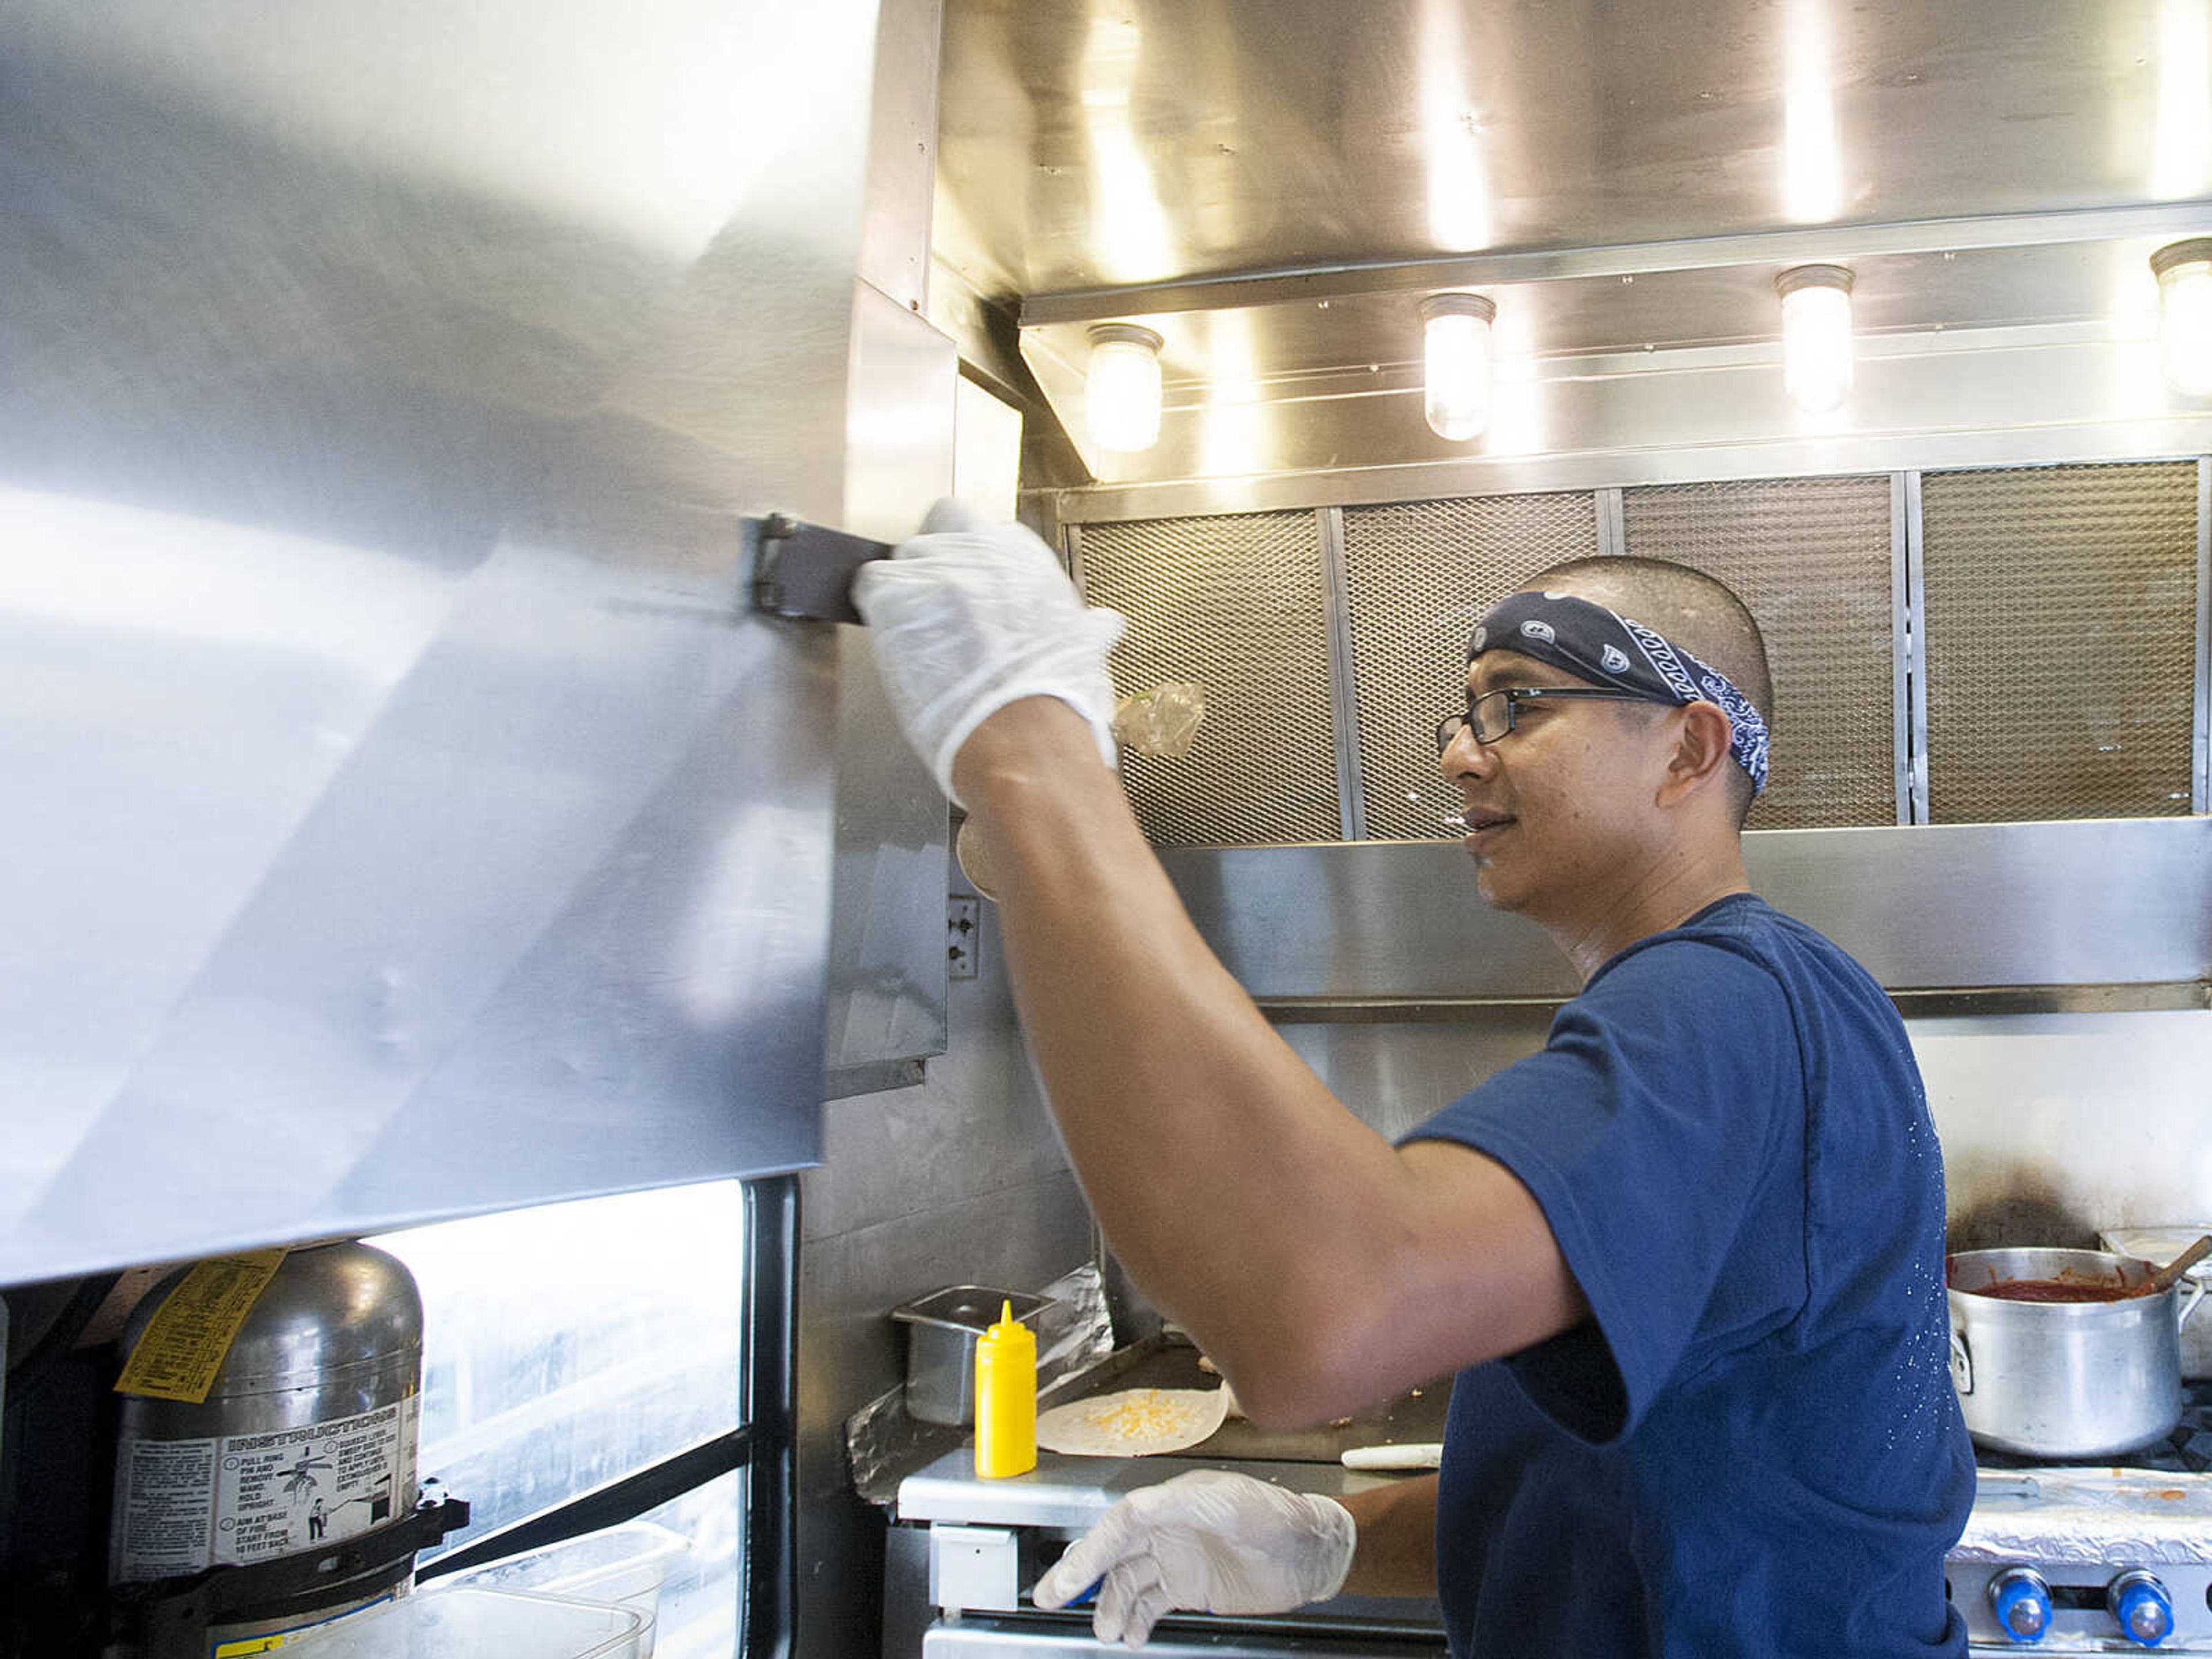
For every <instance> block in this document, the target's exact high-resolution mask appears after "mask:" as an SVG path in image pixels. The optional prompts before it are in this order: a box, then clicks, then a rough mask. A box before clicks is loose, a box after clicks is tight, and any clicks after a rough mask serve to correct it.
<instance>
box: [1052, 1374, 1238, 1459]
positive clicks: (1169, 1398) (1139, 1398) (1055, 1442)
mask: <svg viewBox="0 0 2212 1659" xmlns="http://www.w3.org/2000/svg"><path fill="white" fill-rule="evenodd" d="M1228 1409H1229V1390H1228V1389H1226V1388H1219V1389H1123V1390H1122V1391H1121V1393H1119V1394H1104V1395H1098V1396H1097V1397H1096V1398H1094V1399H1091V1400H1077V1401H1071V1402H1070V1403H1069V1404H1067V1405H1065V1406H1055V1407H1053V1408H1052V1409H1051V1410H1050V1411H1048V1412H1044V1413H1040V1414H1039V1415H1038V1417H1037V1444H1038V1445H1039V1446H1041V1447H1042V1448H1043V1449H1045V1450H1047V1451H1054V1452H1062V1453H1066V1454H1067V1455H1071V1456H1075V1457H1156V1456H1158V1455H1160V1454H1162V1453H1164V1452H1176V1451H1182V1450H1183V1449H1185V1448H1187V1447H1190V1446H1195V1445H1196V1444H1198V1443H1199V1442H1200V1441H1201V1440H1204V1439H1206V1438H1207V1437H1209V1436H1211V1435H1212V1433H1213V1431H1215V1430H1216V1429H1218V1428H1219V1427H1220V1426H1221V1420H1222V1419H1223V1417H1224V1416H1225V1415H1226V1414H1227V1412H1228Z"/></svg>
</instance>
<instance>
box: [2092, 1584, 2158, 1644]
mask: <svg viewBox="0 0 2212 1659" xmlns="http://www.w3.org/2000/svg"><path fill="white" fill-rule="evenodd" d="M2105 1605H2106V1607H2109V1608H2111V1609H2112V1617H2113V1618H2115V1619H2117V1620H2119V1621H2120V1632H2121V1634H2122V1635H2124V1636H2125V1637H2126V1638H2128V1640H2129V1641H2130V1642H2133V1643H2134V1644H2136V1646H2137V1647H2142V1648H2154V1647H2156V1646H2157V1645H2158V1644H2160V1642H2163V1641H2164V1640H2166V1638H2167V1637H2169V1636H2171V1635H2172V1634H2173V1598H2172V1596H2170V1595H2167V1594H2166V1586H2165V1585H2163V1584H2161V1583H2159V1582H2158V1580H2157V1579H2156V1578H2154V1577H2152V1576H2151V1575H2150V1574H2149V1573H2147V1572H2145V1571H2142V1569H2141V1568H2137V1569H2136V1571H2133V1572H2124V1573H2122V1574H2121V1575H2120V1576H2119V1577H2118V1578H2115V1579H2114V1580H2112V1583H2109V1584H2107V1585H2106V1586H2105Z"/></svg>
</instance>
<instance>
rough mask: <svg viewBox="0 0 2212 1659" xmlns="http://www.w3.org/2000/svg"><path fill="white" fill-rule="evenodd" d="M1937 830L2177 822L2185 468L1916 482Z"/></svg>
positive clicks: (2192, 598) (2192, 597) (2189, 718)
mask: <svg viewBox="0 0 2212 1659" xmlns="http://www.w3.org/2000/svg"><path fill="white" fill-rule="evenodd" d="M1921 526H1922V544H1921V545H1922V566H1923V579H1922V587H1923V593H1924V595H1925V604H1926V612H1927V619H1928V652H1927V657H1928V762H1929V770H1928V799H1929V817H1931V818H1932V819H1933V820H1934V821H1935V822H1936V823H2006V822H2015V821H2018V820H2022V819H2036V818H2090V817H2160V816H2166V815H2173V814H2186V813H2187V812H2188V811H2189V805H2190V781H2191V734H2192V731H2193V726H2194V718H2195V702H2196V661H2197V658H2196V653H2197V465H2196V463H2195V462H2194V461H2157V462H2144V463H2131V464H2129V465H2117V466H2112V465H2099V466H2053V467H2035V468H2013V469H2007V470H2003V471H1976V472H1931V473H1929V474H1928V475H1926V476H1925V477H1923V480H1922V481H1921Z"/></svg>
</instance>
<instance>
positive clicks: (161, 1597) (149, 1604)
mask: <svg viewBox="0 0 2212 1659" xmlns="http://www.w3.org/2000/svg"><path fill="white" fill-rule="evenodd" d="M468 1524H469V1506H468V1504H467V1503H466V1502H465V1500H464V1499H461V1498H446V1499H444V1500H443V1501H441V1502H426V1503H424V1504H422V1505H421V1506H419V1507H418V1508H416V1509H415V1510H412V1511H410V1513H408V1514H406V1515H404V1516H401V1517H400V1518H399V1519H398V1520H397V1521H394V1522H390V1523H389V1524H387V1525H386V1526H381V1527H378V1528H374V1530H372V1531H369V1532H364V1533H360V1534H356V1535H355V1536H354V1537H351V1538H349V1539H346V1540H343V1541H341V1542H339V1543H337V1544H335V1545H332V1546H331V1547H328V1548H325V1549H312V1550H303V1551H299V1552H296V1553H293V1554H290V1555H285V1556H280V1557H278V1558H276V1559H274V1560H271V1561H262V1562H258V1563H256V1564H254V1565H251V1566H222V1567H210V1568H208V1569H207V1570H206V1571H203V1572H199V1573H196V1574H193V1575H191V1577H184V1578H163V1579H158V1580H155V1581H154V1582H152V1583H146V1584H132V1585H128V1586H125V1587H124V1588H122V1589H118V1591H117V1592H116V1593H115V1595H114V1598H113V1601H112V1613H113V1616H114V1618H115V1620H116V1623H117V1626H118V1630H119V1631H121V1632H124V1633H125V1634H126V1635H130V1636H132V1637H133V1638H134V1639H137V1640H138V1641H140V1642H141V1643H142V1644H143V1645H144V1646H146V1647H147V1648H149V1650H155V1651H160V1650H162V1649H163V1646H164V1643H165V1639H166V1638H167V1637H168V1635H169V1634H170V1633H171V1632H187V1633H191V1632H199V1631H203V1630H204V1629H205V1628H206V1627H207V1626H210V1625H211V1624H223V1623H239V1622H244V1621H248V1620H259V1619H279V1618H286V1617H289V1616H290V1615H291V1614H293V1613H302V1612H311V1611H313V1609H315V1608H316V1607H320V1606H324V1605H326V1604H327V1603H328V1602H329V1601H331V1598H332V1587H333V1586H338V1585H343V1586H346V1587H347V1589H349V1590H352V1591H356V1592H358V1593H359V1594H361V1595H370V1594H373V1593H374V1590H375V1589H378V1588H380V1586H381V1585H382V1584H383V1583H390V1582H392V1581H393V1580H396V1579H397V1578H398V1577H401V1576H402V1575H404V1573H405V1572H406V1571H407V1570H408V1568H410V1566H412V1565H414V1560H415V1553H416V1551H417V1550H422V1549H428V1547H430V1546H432V1545H433V1544H435V1543H437V1542H438V1541H440V1540H441V1539H442V1538H444V1537H445V1536H446V1534H448V1533H452V1532H458V1531H459V1530H460V1528H463V1527H465V1526H467V1525H468Z"/></svg>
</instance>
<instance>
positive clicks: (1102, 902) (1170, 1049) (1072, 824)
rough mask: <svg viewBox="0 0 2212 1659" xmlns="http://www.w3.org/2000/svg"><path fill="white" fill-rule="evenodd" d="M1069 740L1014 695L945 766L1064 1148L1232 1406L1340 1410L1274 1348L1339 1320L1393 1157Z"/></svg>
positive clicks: (1111, 781)
mask: <svg viewBox="0 0 2212 1659" xmlns="http://www.w3.org/2000/svg"><path fill="white" fill-rule="evenodd" d="M1055 737H1056V738H1057V741H1055ZM1084 738H1085V733H1084V732H1083V731H1082V729H1081V727H1080V726H1079V725H1078V724H1077V723H1076V722H1075V720H1074V719H1073V715H1072V714H1070V713H1069V712H1068V711H1066V709H1064V708H1061V707H1060V705H1058V704H1057V703H1053V702H1040V701H1035V700H1033V701H1031V702H1026V703H1019V704H1016V705H1013V706H1012V707H1011V708H1007V709H1006V710H1003V711H1001V712H1000V714H997V715H994V717H993V718H992V720H990V721H988V722H987V723H986V724H985V726H983V727H981V728H979V730H978V732H977V734H976V736H975V738H971V739H970V740H969V744H968V746H967V748H966V749H964V750H963V751H962V756H961V766H960V770H959V772H958V774H957V776H958V779H959V781H960V786H961V793H962V795H963V799H966V800H967V801H968V802H969V805H970V807H971V809H972V810H973V811H974V813H975V821H976V823H977V826H978V828H979V829H980V830H981V833H982V834H983V835H984V836H985V838H986V846H987V853H988V855H989V858H990V861H991V866H992V870H993V878H994V883H995V884H996V886H997V889H998V896H999V900H1000V907H1001V910H1000V921H1001V925H1002V927H1003V930H1004V933H1005V937H1006V949H1007V954H1008V961H1009V964H1010V966H1011V968H1012V973H1013V979H1014V988H1015V995H1016V1000H1017V1001H1018V1005H1019V1007H1020V1011H1021V1015H1022V1022H1023V1026H1024V1030H1025V1032H1026V1034H1027V1036H1028V1037H1029V1039H1030V1045H1031V1047H1032V1048H1033V1050H1034V1051H1035V1053H1036V1057H1037V1061H1038V1065H1039V1067H1040V1069H1041V1070H1042V1073H1043V1074H1044V1078H1045V1082H1046V1085H1047V1089H1048V1092H1049V1094H1050V1096H1051V1099H1052V1103H1053V1107H1054V1113H1055V1115H1057V1116H1058V1118H1059V1120H1060V1127H1061V1131H1062V1133H1063V1134H1064V1135H1065V1137H1066V1141H1067V1145H1068V1150H1069V1152H1070V1154H1071V1156H1072V1158H1073V1162H1074V1164H1075V1166H1076V1169H1077V1170H1078V1172H1079V1174H1080V1176H1082V1179H1083V1183H1084V1188H1085V1192H1086V1194H1088V1195H1089V1196H1090V1198H1091V1203H1092V1205H1093V1206H1094V1207H1095V1208H1096V1209H1097V1212H1098V1214H1099V1218H1100V1220H1101V1222H1102V1223H1103V1225H1104V1227H1105V1230H1106V1233H1107V1236H1108V1237H1109V1238H1110V1239H1111V1240H1113V1241H1114V1244H1115V1249H1116V1251H1117V1252H1118V1253H1119V1254H1120V1255H1121V1257H1122V1260H1123V1261H1125V1262H1127V1265H1128V1267H1129V1268H1130V1270H1131V1272H1132V1273H1133V1274H1134V1276H1135V1277H1136V1279H1137V1280H1138V1282H1139V1284H1140V1285H1144V1286H1145V1288H1146V1291H1148V1293H1150V1294H1151V1295H1152V1296H1153V1297H1155V1298H1156V1299H1157V1300H1158V1301H1160V1302H1161V1303H1162V1304H1163V1305H1164V1306H1165V1307H1166V1308H1167V1309H1168V1310H1170V1312H1173V1313H1174V1314H1176V1316H1178V1317H1179V1318H1181V1319H1182V1321H1183V1322H1184V1323H1185V1324H1187V1325H1188V1326H1189V1327H1190V1328H1191V1330H1192V1331H1193V1333H1194V1334H1195V1335H1197V1336H1198V1337H1199V1338H1200V1340H1201V1341H1202V1342H1203V1343H1204V1344H1205V1345H1206V1347H1207V1349H1208V1351H1209V1352H1212V1354H1213V1356H1214V1358H1216V1359H1218V1360H1219V1361H1221V1362H1222V1364H1223V1365H1224V1367H1225V1369H1227V1370H1229V1373H1230V1375H1231V1377H1232V1378H1233V1379H1235V1380H1236V1381H1237V1384H1238V1390H1239V1394H1240V1396H1241V1397H1243V1399H1244V1401H1245V1403H1246V1406H1247V1407H1248V1408H1249V1409H1252V1410H1254V1411H1255V1413H1263V1416H1262V1420H1266V1419H1267V1417H1274V1418H1282V1417H1284V1416H1285V1415H1286V1414H1287V1415H1290V1416H1307V1417H1326V1416H1331V1415H1335V1414H1337V1413H1339V1412H1340V1411H1346V1410H1350V1409H1352V1408H1353V1407H1355V1406H1356V1405H1358V1404H1364V1403H1366V1402H1365V1401H1344V1402H1338V1401H1322V1400H1314V1401H1297V1400H1294V1401H1287V1402H1284V1401H1282V1395H1281V1392H1280V1390H1279V1389H1275V1388H1273V1386H1272V1385H1273V1383H1275V1382H1276V1381H1277V1380H1278V1379H1279V1376H1280V1374H1281V1373H1280V1371H1279V1367H1278V1366H1277V1364H1275V1361H1276V1359H1277V1358H1278V1357H1279V1354H1280V1352H1281V1351H1282V1350H1281V1345H1282V1343H1283V1342H1284V1341H1285V1340H1286V1339H1296V1340H1312V1339H1314V1338H1315V1337H1316V1334H1317V1332H1316V1327H1318V1326H1321V1325H1322V1324H1324V1323H1341V1322H1342V1314H1341V1313H1340V1312H1334V1313H1332V1312H1328V1311H1326V1310H1347V1309H1358V1308H1359V1307H1360V1306H1361V1305H1363V1304H1362V1301H1361V1298H1360V1297H1358V1295H1357V1294H1356V1291H1357V1287H1358V1285H1359V1284H1360V1283H1361V1282H1362V1274H1363V1269H1362V1267H1360V1265H1359V1264H1358V1261H1357V1257H1358V1255H1359V1254H1360V1252H1361V1251H1362V1249H1364V1248H1365V1247H1364V1244H1363V1243H1362V1239H1363V1237H1364V1233H1365V1231H1366V1228H1367V1226H1368V1225H1370V1223H1371V1220H1372V1218H1373V1216H1374V1214H1375V1213H1376V1207H1375V1206H1374V1205H1373V1204H1372V1203H1371V1202H1370V1201H1368V1195H1370V1194H1375V1193H1376V1192H1377V1191H1379V1190H1382V1189H1384V1188H1387V1187H1388V1185H1389V1182H1393V1181H1395V1180H1396V1179H1399V1178H1400V1176H1401V1171H1400V1169H1399V1166H1398V1164H1397V1161H1396V1158H1395V1154H1394V1153H1393V1152H1392V1151H1391V1149H1390V1148H1389V1145H1388V1143H1386V1142H1385V1141H1384V1140H1383V1139H1382V1138H1381V1137H1380V1136H1379V1135H1377V1134H1376V1133H1375V1132H1374V1131H1373V1130H1371V1129H1370V1128H1369V1127H1367V1126H1366V1125H1364V1124H1363V1123H1361V1122H1360V1121H1358V1119H1357V1118H1355V1117H1354V1116H1353V1115H1352V1114H1351V1113H1350V1112H1348V1111H1346V1109H1344V1108H1343V1107H1342V1106H1341V1105H1340V1103H1338V1102H1337V1101H1336V1100H1335V1098H1334V1097H1333V1096H1331V1095H1330V1094H1329V1092H1328V1090H1327V1089H1326V1088H1325V1087H1323V1086H1322V1083H1321V1081H1320V1079H1317V1078H1316V1077H1315V1076H1314V1074H1313V1073H1312V1071H1311V1069H1310V1067H1308V1066H1306V1065H1305V1063H1304V1061H1303V1060H1300V1059H1299V1058H1298V1057H1297V1054H1295V1053H1293V1052H1292V1051H1291V1048H1289V1047H1288V1045H1287V1044H1285V1042H1283V1041H1282V1039H1281V1038H1280V1037H1279V1036H1278V1035H1277V1034H1276V1033H1275V1031H1274V1030H1273V1028H1272V1027H1270V1026H1269V1025H1268V1024H1267V1021H1266V1019H1265V1018H1264V1017H1263V1016H1262V1015H1261V1013H1260V1012H1259V1011H1258V1010H1257V1009H1256V1008H1255V1007H1254V1006H1252V1003H1251V1000H1250V999H1249V997H1247V996H1246V995H1245V994H1244V993H1243V989H1242V987H1239V986H1238V985H1237V983H1236V981H1234V980H1233V979H1231V977H1230V975H1228V973H1227V972H1226V970H1225V969H1223V968H1222V966H1221V964H1220V963H1219V962H1218V960H1217V959H1215V957H1213V955H1212V952H1211V951H1209V950H1208V949H1207V948H1206V945H1205V943H1204V941H1203V940H1201V939H1200V938H1199V936H1198V934H1197V932H1196V930H1195V929H1194V927H1192V926H1191V924H1190V921H1189V919H1188V916H1187V915H1185V914H1184V912H1183V910H1182V903H1181V901H1180V900H1179V899H1178V897H1177V896H1176V892H1175V890H1174V888H1173V887H1172V886H1171V885H1170V884H1169V882H1168V880H1167V878H1166V876H1165V874H1164V872H1162V870H1161V869H1160V866H1159V864H1158V860H1155V859H1154V858H1153V856H1152V850H1151V848H1149V847H1147V846H1146V843H1145V841H1144V838H1143V836H1141V834H1139V831H1138V829H1137V827H1136V824H1135V822H1134V820H1133V817H1131V816H1130V813H1129V810H1128V806H1127V801H1126V799H1124V797H1123V796H1122V793H1121V784H1120V781H1119V780H1118V779H1116V778H1115V776H1114V775H1113V774H1112V773H1111V772H1109V771H1108V770H1106V769H1104V768H1103V767H1101V766H1099V765H1098V764H1097V751H1096V750H1095V749H1093V750H1089V751H1088V752H1087V753H1086V752H1085V748H1084ZM1338 1234H1340V1235H1341V1237H1336V1236H1335V1235H1338ZM1208 1239H1211V1240H1213V1241H1216V1242H1217V1243H1218V1248H1208V1247H1207V1246H1206V1244H1205V1243H1203V1241H1206V1240H1208ZM1331 1275H1335V1276H1337V1277H1340V1279H1342V1280H1343V1282H1342V1283H1341V1284H1330V1283H1328V1279H1329V1276H1331ZM1340 1337H1341V1338H1342V1340H1344V1343H1345V1346H1346V1350H1347V1351H1357V1350H1358V1349H1360V1348H1361V1347H1363V1346H1364V1344H1363V1343H1362V1341H1361V1340H1360V1339H1359V1337H1358V1336H1357V1335H1356V1334H1352V1333H1351V1332H1349V1331H1346V1332H1342V1333H1340ZM1322 1340H1328V1339H1327V1338H1326V1337H1323V1338H1322ZM1240 1371H1241V1372H1242V1373H1243V1374H1242V1375H1240V1374H1239V1373H1240ZM1384 1391H1385V1392H1388V1389H1387V1387H1386V1388H1385V1390H1384ZM1293 1392H1296V1390H1293ZM1271 1397H1272V1399H1273V1401H1276V1402H1279V1403H1276V1404H1275V1405H1274V1408H1273V1409H1270V1403H1271Z"/></svg>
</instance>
